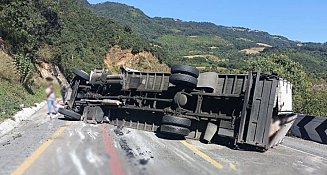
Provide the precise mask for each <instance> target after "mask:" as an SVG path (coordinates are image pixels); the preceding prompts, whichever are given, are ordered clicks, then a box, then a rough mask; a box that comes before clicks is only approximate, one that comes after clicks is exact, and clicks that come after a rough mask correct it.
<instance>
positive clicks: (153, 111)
mask: <svg viewBox="0 0 327 175" xmlns="http://www.w3.org/2000/svg"><path fill="white" fill-rule="evenodd" d="M73 72H74V73H75V75H76V76H75V78H74V79H73V80H72V81H71V86H70V88H69V90H68V92H67V93H66V95H65V99H66V100H65V108H62V109H60V110H59V112H60V113H61V114H63V115H64V116H65V117H67V118H69V119H74V120H84V121H86V122H93V123H101V122H103V121H104V120H105V119H107V120H108V121H109V122H110V124H113V125H116V126H124V127H129V128H135V129H140V130H146V131H153V132H158V133H164V134H168V135H174V136H181V137H185V136H186V137H188V138H192V139H197V140H201V141H204V142H211V141H212V139H213V138H214V137H216V136H220V137H224V138H229V140H231V141H230V142H229V144H230V145H231V146H233V147H234V148H238V147H239V146H240V145H243V146H244V145H246V146H247V147H252V148H256V149H257V150H261V151H266V150H268V149H269V148H270V147H272V146H274V145H277V144H278V143H280V142H281V140H282V138H283V137H284V136H285V134H286V132H287V130H288V129H289V127H290V126H291V123H292V121H293V120H294V119H295V117H296V114H294V113H293V112H292V106H291V99H289V98H292V97H291V84H290V83H289V82H287V81H285V80H283V79H281V78H279V77H278V76H276V75H269V74H263V73H260V72H249V73H248V74H218V73H216V72H205V73H199V71H198V70H197V69H196V68H193V67H191V66H186V65H175V66H172V68H171V73H162V72H140V71H136V70H130V69H127V68H121V73H119V74H116V75H109V74H108V72H107V71H106V70H95V71H92V72H91V74H87V73H86V72H84V71H81V70H77V69H75V70H73ZM286 91H288V92H287V93H286V97H288V99H286V100H285V99H283V98H285V92H286ZM283 92H284V96H283V95H282V94H283ZM136 112H137V113H136ZM276 128H277V129H276Z"/></svg>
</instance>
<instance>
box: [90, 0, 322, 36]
mask: <svg viewBox="0 0 327 175" xmlns="http://www.w3.org/2000/svg"><path fill="white" fill-rule="evenodd" d="M88 1H89V2H90V3H91V4H95V3H100V2H106V1H108V0H88ZM110 1H112V2H120V3H123V4H127V5H131V6H134V7H136V8H139V9H141V10H142V11H143V12H144V13H145V14H146V15H148V16H150V17H156V16H157V17H171V18H178V19H181V20H184V21H199V22H212V23H215V24H218V25H224V26H235V27H246V28H250V29H256V30H261V31H265V32H269V33H270V34H274V35H281V36H285V37H287V38H289V39H291V40H297V41H302V42H309V41H310V42H327V0H110Z"/></svg>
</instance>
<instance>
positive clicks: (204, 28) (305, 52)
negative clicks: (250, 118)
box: [87, 2, 327, 77]
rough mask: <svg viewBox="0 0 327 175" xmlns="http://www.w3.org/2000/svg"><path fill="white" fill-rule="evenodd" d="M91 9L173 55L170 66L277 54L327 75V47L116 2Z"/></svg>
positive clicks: (229, 63) (232, 63) (225, 63)
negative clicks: (166, 15) (164, 15)
mask: <svg viewBox="0 0 327 175" xmlns="http://www.w3.org/2000/svg"><path fill="white" fill-rule="evenodd" d="M87 8H89V9H91V11H92V12H93V13H95V14H97V15H98V16H102V17H108V18H110V19H113V20H114V21H117V23H119V24H120V25H122V26H125V27H127V28H130V29H131V31H133V32H135V33H137V34H139V35H141V36H143V37H146V38H148V39H150V40H151V41H152V42H155V43H156V44H158V45H159V46H161V47H163V48H165V49H167V50H168V51H169V53H170V57H168V58H165V59H164V61H165V62H166V63H167V64H176V63H182V62H185V61H186V62H188V63H191V64H192V65H194V66H197V67H203V66H205V67H207V68H210V67H215V66H217V65H218V66H221V67H224V68H227V69H232V68H240V66H242V64H243V63H239V61H241V62H242V61H243V60H247V59H252V58H258V57H265V56H268V55H271V54H272V53H277V54H286V55H288V56H289V57H290V58H291V59H292V60H294V61H296V62H299V63H301V64H302V65H303V66H304V67H305V69H306V71H307V72H309V73H313V74H315V75H317V76H319V77H326V75H327V68H326V66H327V44H326V43H325V44H320V43H301V42H296V41H292V40H289V39H287V38H286V37H283V36H278V35H270V34H269V33H267V32H263V31H258V30H252V29H248V28H243V27H227V26H221V25H216V24H213V23H208V22H192V21H190V22H187V21H182V20H179V19H171V18H161V17H155V18H151V17H149V16H147V15H146V14H144V13H143V12H142V11H141V10H140V9H137V8H135V7H131V6H128V5H125V4H120V3H115V2H106V3H100V4H95V5H90V4H88V5H87ZM189 58H192V59H189ZM211 58H213V59H211Z"/></svg>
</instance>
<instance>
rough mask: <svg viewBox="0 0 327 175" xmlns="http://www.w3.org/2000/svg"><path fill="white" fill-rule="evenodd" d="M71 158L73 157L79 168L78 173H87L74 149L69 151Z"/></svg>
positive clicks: (81, 174)
mask: <svg viewBox="0 0 327 175" xmlns="http://www.w3.org/2000/svg"><path fill="white" fill-rule="evenodd" d="M69 156H70V158H71V159H72V161H73V163H74V164H75V166H76V169H77V170H78V174H79V175H86V172H85V170H84V168H83V166H82V163H81V161H80V160H79V159H78V157H77V155H76V151H75V150H74V151H72V152H70V153H69Z"/></svg>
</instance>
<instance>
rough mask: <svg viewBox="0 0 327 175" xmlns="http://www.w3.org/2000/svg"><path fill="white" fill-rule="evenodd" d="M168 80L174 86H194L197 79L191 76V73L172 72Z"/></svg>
mask: <svg viewBox="0 0 327 175" xmlns="http://www.w3.org/2000/svg"><path fill="white" fill-rule="evenodd" d="M169 82H170V83H171V84H174V85H176V86H185V87H190V88H195V87H196V86H197V84H198V79H197V78H194V77H192V76H191V75H185V74H172V75H170V77H169Z"/></svg>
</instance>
